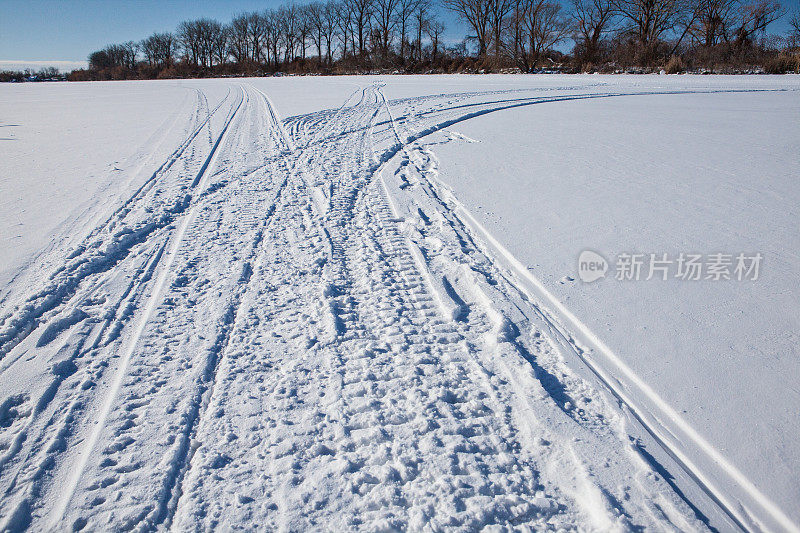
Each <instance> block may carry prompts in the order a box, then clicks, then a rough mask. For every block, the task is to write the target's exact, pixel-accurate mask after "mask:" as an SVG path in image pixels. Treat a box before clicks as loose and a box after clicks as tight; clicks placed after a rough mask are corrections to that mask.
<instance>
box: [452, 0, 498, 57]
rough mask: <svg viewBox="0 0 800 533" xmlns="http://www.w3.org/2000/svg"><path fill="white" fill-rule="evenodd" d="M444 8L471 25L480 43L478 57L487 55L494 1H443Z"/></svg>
mask: <svg viewBox="0 0 800 533" xmlns="http://www.w3.org/2000/svg"><path fill="white" fill-rule="evenodd" d="M442 3H443V4H444V6H445V7H446V8H448V9H450V10H451V11H453V12H455V13H456V14H457V15H458V17H459V18H460V19H461V20H463V21H464V22H466V23H467V24H469V26H470V27H471V28H472V30H473V31H474V32H475V36H474V38H475V40H477V41H478V55H479V56H481V57H483V56H485V55H486V50H487V46H486V43H487V41H488V39H489V19H490V9H491V4H492V0H442Z"/></svg>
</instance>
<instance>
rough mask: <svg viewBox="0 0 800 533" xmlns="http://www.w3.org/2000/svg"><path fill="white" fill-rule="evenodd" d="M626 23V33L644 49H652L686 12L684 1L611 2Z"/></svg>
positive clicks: (618, 0) (638, 0)
mask: <svg viewBox="0 0 800 533" xmlns="http://www.w3.org/2000/svg"><path fill="white" fill-rule="evenodd" d="M612 1H613V6H614V9H615V10H616V12H617V13H619V14H620V15H621V16H622V17H623V19H624V20H625V22H626V23H627V28H626V29H627V31H628V32H629V33H630V34H631V35H632V36H633V37H634V38H635V39H636V41H637V42H638V43H639V44H640V45H642V46H644V47H652V46H653V45H654V44H655V43H656V42H657V41H658V39H659V38H660V37H661V36H662V35H663V34H665V33H666V32H668V31H670V30H672V29H673V28H675V26H676V25H677V24H678V22H679V20H680V17H681V15H683V14H684V13H685V11H686V4H685V2H684V0H612Z"/></svg>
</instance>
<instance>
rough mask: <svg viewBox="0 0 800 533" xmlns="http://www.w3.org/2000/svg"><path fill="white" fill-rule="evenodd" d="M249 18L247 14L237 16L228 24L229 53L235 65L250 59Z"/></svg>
mask: <svg viewBox="0 0 800 533" xmlns="http://www.w3.org/2000/svg"><path fill="white" fill-rule="evenodd" d="M249 17H250V14H249V13H245V14H241V15H237V16H235V17H233V20H231V23H230V24H228V38H229V45H230V53H231V55H232V56H233V59H234V61H236V62H237V63H244V62H246V61H250V60H251V58H252V56H251V53H250V35H249V29H250V28H249V22H248V19H249Z"/></svg>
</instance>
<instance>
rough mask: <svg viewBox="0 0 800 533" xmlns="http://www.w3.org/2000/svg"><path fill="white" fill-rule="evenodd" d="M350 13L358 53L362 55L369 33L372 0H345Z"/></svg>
mask: <svg viewBox="0 0 800 533" xmlns="http://www.w3.org/2000/svg"><path fill="white" fill-rule="evenodd" d="M345 2H346V3H347V5H348V6H349V7H350V12H351V13H352V17H353V18H352V21H353V25H354V26H355V30H356V33H357V35H358V55H359V56H362V57H363V56H364V48H365V46H364V45H366V43H367V36H368V35H369V33H370V27H371V24H372V16H373V12H374V9H375V1H374V0H345Z"/></svg>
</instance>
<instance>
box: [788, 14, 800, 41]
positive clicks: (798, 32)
mask: <svg viewBox="0 0 800 533" xmlns="http://www.w3.org/2000/svg"><path fill="white" fill-rule="evenodd" d="M789 45H790V46H792V47H798V46H800V7H798V8H797V9H795V11H794V13H792V16H791V18H790V19H789Z"/></svg>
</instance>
